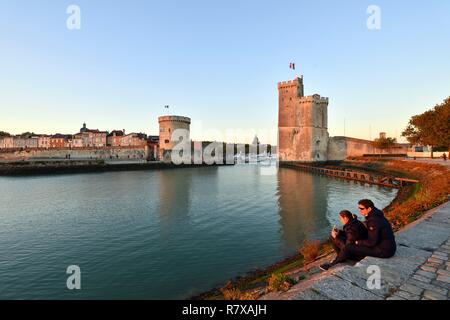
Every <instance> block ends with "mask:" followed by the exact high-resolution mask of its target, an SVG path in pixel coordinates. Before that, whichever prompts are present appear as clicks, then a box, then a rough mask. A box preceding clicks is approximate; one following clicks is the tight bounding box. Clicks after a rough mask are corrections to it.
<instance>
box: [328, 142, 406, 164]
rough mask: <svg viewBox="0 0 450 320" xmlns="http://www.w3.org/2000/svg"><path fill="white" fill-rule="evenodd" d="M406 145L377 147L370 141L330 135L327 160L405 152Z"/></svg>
mask: <svg viewBox="0 0 450 320" xmlns="http://www.w3.org/2000/svg"><path fill="white" fill-rule="evenodd" d="M407 152H408V147H407V145H403V144H398V145H397V146H396V147H395V148H390V149H378V148H375V147H374V146H373V143H372V141H369V140H363V139H356V138H349V137H331V138H330V139H329V142H328V160H330V161H333V160H344V159H347V158H348V157H362V156H364V155H366V154H387V155H388V154H406V153H407Z"/></svg>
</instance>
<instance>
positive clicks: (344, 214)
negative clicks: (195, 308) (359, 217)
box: [339, 210, 354, 220]
mask: <svg viewBox="0 0 450 320" xmlns="http://www.w3.org/2000/svg"><path fill="white" fill-rule="evenodd" d="M339 215H340V216H341V217H343V218H347V219H348V220H353V219H354V215H353V213H351V212H350V211H348V210H342V211H341V212H339Z"/></svg>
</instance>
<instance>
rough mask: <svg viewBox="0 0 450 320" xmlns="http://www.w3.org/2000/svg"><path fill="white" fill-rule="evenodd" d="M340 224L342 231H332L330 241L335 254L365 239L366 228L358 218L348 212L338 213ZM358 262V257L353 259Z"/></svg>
mask: <svg viewBox="0 0 450 320" xmlns="http://www.w3.org/2000/svg"><path fill="white" fill-rule="evenodd" d="M339 218H340V220H341V223H342V224H343V225H344V227H343V230H337V229H336V228H334V229H333V231H332V232H331V237H330V241H331V244H332V245H333V248H334V250H335V251H336V253H337V254H339V252H340V251H341V250H344V248H345V246H346V245H348V244H354V243H355V242H356V241H358V240H364V239H367V228H366V226H365V225H364V223H362V222H361V221H359V220H358V217H357V216H356V215H354V214H352V213H351V212H350V211H348V210H344V211H341V212H340V213H339ZM353 258H354V259H355V260H358V259H359V257H353Z"/></svg>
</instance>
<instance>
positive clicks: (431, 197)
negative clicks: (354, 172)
mask: <svg viewBox="0 0 450 320" xmlns="http://www.w3.org/2000/svg"><path fill="white" fill-rule="evenodd" d="M383 167H384V169H385V170H389V171H394V172H403V173H406V174H407V175H408V176H410V177H411V178H415V179H418V180H419V181H420V185H416V186H414V187H412V188H411V191H410V192H411V193H410V196H409V197H407V198H406V199H397V200H396V201H394V202H393V203H392V204H391V205H390V206H389V207H387V208H386V209H385V210H384V213H385V215H386V217H387V219H388V220H389V221H390V222H391V224H392V226H393V228H394V229H395V230H399V229H401V228H402V227H404V226H406V225H407V224H409V223H411V222H413V221H415V220H417V219H418V218H420V217H421V216H422V215H423V214H424V213H425V212H426V211H428V210H430V209H433V208H435V207H437V206H439V205H441V204H443V203H445V202H446V201H447V200H448V195H449V194H450V171H449V170H448V169H446V168H445V167H443V166H440V165H435V164H426V163H421V162H413V161H398V160H397V161H392V160H391V161H386V162H384V163H383Z"/></svg>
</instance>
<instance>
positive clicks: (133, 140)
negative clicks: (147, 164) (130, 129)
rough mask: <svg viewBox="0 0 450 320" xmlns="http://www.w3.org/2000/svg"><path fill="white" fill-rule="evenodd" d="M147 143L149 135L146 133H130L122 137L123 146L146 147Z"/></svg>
mask: <svg viewBox="0 0 450 320" xmlns="http://www.w3.org/2000/svg"><path fill="white" fill-rule="evenodd" d="M146 145H147V135H146V134H144V133H130V134H127V135H125V136H123V137H122V139H121V142H120V146H121V147H145V146H146Z"/></svg>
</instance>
